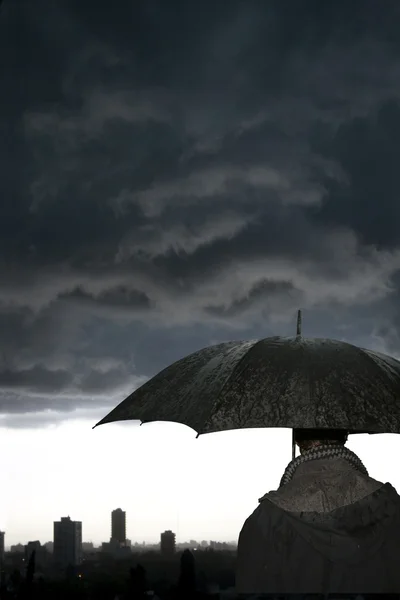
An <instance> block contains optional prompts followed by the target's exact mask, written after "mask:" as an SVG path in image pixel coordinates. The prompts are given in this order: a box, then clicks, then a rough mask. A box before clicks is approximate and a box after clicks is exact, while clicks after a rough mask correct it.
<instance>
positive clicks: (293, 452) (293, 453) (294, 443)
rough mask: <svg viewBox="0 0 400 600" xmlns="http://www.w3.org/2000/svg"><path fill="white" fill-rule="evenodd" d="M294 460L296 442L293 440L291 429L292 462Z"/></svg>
mask: <svg viewBox="0 0 400 600" xmlns="http://www.w3.org/2000/svg"><path fill="white" fill-rule="evenodd" d="M295 458H296V440H295V438H294V429H292V460H294V459H295Z"/></svg>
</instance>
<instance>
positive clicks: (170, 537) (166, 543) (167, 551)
mask: <svg viewBox="0 0 400 600" xmlns="http://www.w3.org/2000/svg"><path fill="white" fill-rule="evenodd" d="M175 549H176V539H175V533H173V532H172V531H171V530H168V531H164V533H162V534H161V544H160V550H161V554H163V555H164V556H172V555H173V554H175Z"/></svg>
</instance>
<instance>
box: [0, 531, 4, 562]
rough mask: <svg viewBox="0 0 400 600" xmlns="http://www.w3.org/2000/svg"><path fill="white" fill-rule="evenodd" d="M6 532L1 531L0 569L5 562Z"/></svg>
mask: <svg viewBox="0 0 400 600" xmlns="http://www.w3.org/2000/svg"><path fill="white" fill-rule="evenodd" d="M4 536H5V533H4V531H0V567H1V566H2V565H3V562H4Z"/></svg>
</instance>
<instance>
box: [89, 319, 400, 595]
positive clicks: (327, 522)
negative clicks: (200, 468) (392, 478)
mask: <svg viewBox="0 0 400 600" xmlns="http://www.w3.org/2000/svg"><path fill="white" fill-rule="evenodd" d="M301 323H302V319H301V311H298V316H297V331H296V336H295V337H289V338H283V337H279V336H274V337H269V338H264V339H261V340H248V341H243V340H242V341H232V342H225V343H222V344H217V345H214V346H210V347H207V348H203V349H202V350H198V351H197V352H194V353H193V354H191V355H189V356H186V357H184V358H182V359H181V360H178V361H177V362H175V363H173V364H172V365H170V366H169V367H166V368H165V369H163V370H162V371H161V372H160V373H158V374H157V375H155V376H154V377H152V378H151V379H150V380H149V381H147V382H146V383H145V384H144V385H142V386H141V387H140V388H138V389H137V390H134V391H133V393H132V394H130V395H129V396H128V397H127V398H125V399H124V400H123V401H122V402H121V403H120V404H118V406H116V407H115V408H114V409H113V410H112V411H111V412H110V413H109V414H108V415H106V416H105V417H104V418H103V419H102V420H101V421H99V423H97V425H95V427H97V426H98V425H102V424H105V423H112V422H116V421H125V420H139V421H141V424H142V425H143V424H145V423H150V422H154V421H172V422H177V423H182V424H185V425H186V426H188V427H191V428H192V429H193V430H195V431H196V432H197V436H199V435H204V434H207V433H212V432H217V431H228V430H232V429H248V428H253V427H254V428H259V427H265V428H269V427H271V428H279V427H284V428H290V429H291V430H292V431H293V438H292V458H293V460H292V462H291V463H290V464H289V466H288V468H287V470H286V472H285V474H284V477H283V480H282V484H281V486H280V488H279V490H277V491H276V492H274V493H271V494H269V495H267V496H266V497H264V499H263V500H262V502H260V505H259V507H258V508H257V510H256V511H255V513H254V514H253V515H252V516H251V517H250V518H249V519H248V520H247V521H246V523H245V525H244V527H243V530H242V532H241V536H240V541H239V562H238V577H237V587H238V590H239V591H240V592H244V593H246V594H247V593H254V592H258V591H260V592H261V593H267V592H269V591H272V593H274V594H276V593H278V594H282V593H285V592H287V593H303V592H304V593H312V592H314V593H329V592H333V593H335V592H337V593H340V592H341V591H344V592H345V593H347V592H349V591H350V588H351V589H354V590H355V593H360V592H362V591H364V590H365V591H367V592H374V591H375V592H376V593H385V592H391V591H394V593H397V592H400V567H399V569H398V572H397V565H395V563H394V561H395V560H396V559H395V558H393V557H397V556H399V555H400V529H399V524H398V523H399V517H398V514H399V497H398V496H397V493H396V491H395V490H394V489H393V488H392V487H391V486H390V485H389V484H385V485H383V484H382V483H381V482H374V481H373V480H370V479H369V478H368V473H367V471H366V470H365V467H364V466H363V465H362V463H361V461H359V459H357V457H356V456H355V455H354V454H353V453H351V452H350V451H349V450H348V449H347V448H345V447H344V444H345V442H346V439H347V433H351V434H353V433H354V434H355V433H368V434H378V433H397V434H399V433H400V362H399V361H398V360H396V359H395V358H393V357H390V356H387V355H384V354H381V353H379V352H375V351H372V350H369V349H366V348H359V347H357V346H354V345H353V344H349V343H347V342H344V341H338V340H332V339H325V338H305V337H303V336H302V333H301ZM327 429H329V430H331V431H329V432H327V431H326V430H327ZM303 430H307V431H306V432H305V431H303ZM310 430H314V432H313V431H310ZM315 430H318V431H315ZM332 430H341V433H338V432H337V431H336V432H334V431H332ZM296 443H297V444H298V445H299V446H300V448H301V456H300V457H298V458H295V447H296ZM266 468H267V465H266ZM363 478H364V479H363ZM363 486H364V487H363ZM370 486H371V487H370ZM374 486H377V487H374ZM311 499H313V500H312V502H311ZM328 499H329V502H328ZM317 500H318V501H319V502H320V504H319V505H318V504H315V503H316V502H317ZM385 561H386V563H387V570H386V571H385V572H384V569H385V568H386V567H385V564H384V563H385ZM290 572H291V573H292V575H291V576H290V577H291V578H290V577H289V573H290ZM314 573H315V577H314ZM307 574H308V575H307ZM307 577H308V579H307ZM361 584H362V585H361ZM360 586H361V587H360Z"/></svg>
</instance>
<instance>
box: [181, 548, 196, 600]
mask: <svg viewBox="0 0 400 600" xmlns="http://www.w3.org/2000/svg"><path fill="white" fill-rule="evenodd" d="M178 589H179V591H180V592H181V595H182V596H183V597H184V598H190V597H191V596H193V594H194V592H195V589H196V566H195V560H194V556H193V554H192V553H191V552H190V550H184V551H183V553H182V556H181V568H180V574H179V582H178Z"/></svg>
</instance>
